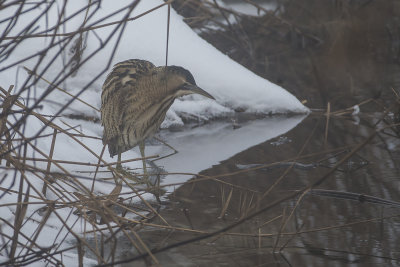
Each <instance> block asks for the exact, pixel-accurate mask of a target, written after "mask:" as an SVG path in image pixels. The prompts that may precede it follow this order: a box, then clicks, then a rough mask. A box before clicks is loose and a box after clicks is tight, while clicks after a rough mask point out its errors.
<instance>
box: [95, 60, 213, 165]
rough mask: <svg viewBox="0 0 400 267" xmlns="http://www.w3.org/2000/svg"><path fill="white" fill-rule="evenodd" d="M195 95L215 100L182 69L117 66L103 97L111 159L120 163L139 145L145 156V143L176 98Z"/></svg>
mask: <svg viewBox="0 0 400 267" xmlns="http://www.w3.org/2000/svg"><path fill="white" fill-rule="evenodd" d="M194 93H197V94H201V95H204V96H206V97H209V98H212V99H214V98H213V97H212V96H211V95H210V94H208V93H207V92H206V91H204V90H202V89H201V88H199V87H197V85H196V82H195V80H194V78H193V76H192V74H191V73H190V72H189V71H188V70H186V69H184V68H182V67H177V66H168V67H165V66H161V67H156V66H154V65H153V64H152V63H151V62H148V61H145V60H139V59H130V60H126V61H123V62H120V63H117V64H116V65H115V66H114V68H113V70H112V72H111V73H110V74H109V75H108V76H107V78H106V80H105V82H104V85H103V91H102V95H101V122H102V125H103V126H104V131H103V143H104V144H107V145H108V150H109V152H110V156H114V155H117V154H118V156H119V160H120V154H121V153H123V152H125V151H127V150H129V149H131V148H133V147H135V146H136V145H137V144H140V146H141V147H140V148H141V152H142V146H143V150H144V140H145V139H146V138H148V137H150V136H152V135H153V134H154V133H155V132H156V131H157V130H158V129H159V127H160V125H161V123H162V122H163V120H164V118H165V114H166V112H167V110H168V109H169V107H170V106H171V105H172V103H173V102H174V100H175V98H177V97H180V96H183V95H188V94H194ZM143 154H144V152H142V156H144V155H143Z"/></svg>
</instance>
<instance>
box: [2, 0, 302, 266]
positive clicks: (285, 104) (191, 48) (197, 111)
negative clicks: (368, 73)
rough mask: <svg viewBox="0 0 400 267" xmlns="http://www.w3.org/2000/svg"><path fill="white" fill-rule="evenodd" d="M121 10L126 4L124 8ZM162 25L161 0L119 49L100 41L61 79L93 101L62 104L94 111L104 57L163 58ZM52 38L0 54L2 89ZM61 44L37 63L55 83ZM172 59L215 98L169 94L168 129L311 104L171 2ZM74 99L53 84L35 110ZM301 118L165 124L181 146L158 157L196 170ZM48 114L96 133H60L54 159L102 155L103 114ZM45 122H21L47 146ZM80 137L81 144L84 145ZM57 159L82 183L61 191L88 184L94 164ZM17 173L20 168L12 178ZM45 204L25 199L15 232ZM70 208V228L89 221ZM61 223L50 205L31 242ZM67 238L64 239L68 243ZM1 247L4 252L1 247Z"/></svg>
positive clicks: (44, 21)
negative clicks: (191, 22)
mask: <svg viewBox="0 0 400 267" xmlns="http://www.w3.org/2000/svg"><path fill="white" fill-rule="evenodd" d="M130 2H131V1H111V0H108V1H103V2H102V3H101V6H100V9H99V10H98V11H97V12H96V13H95V14H94V15H93V16H92V17H90V16H89V17H90V19H89V20H88V24H90V23H91V22H94V21H96V20H98V19H101V18H104V17H105V16H106V15H107V14H110V13H112V12H113V11H115V10H117V9H120V8H121V7H123V6H124V5H127V4H128V3H130ZM62 3H63V1H57V5H55V6H54V7H53V8H52V9H51V10H50V11H49V12H48V16H42V18H40V19H39V20H38V21H37V22H36V23H35V25H37V26H39V28H38V29H37V30H36V31H37V32H40V31H41V30H44V29H45V27H46V26H45V25H48V27H51V26H52V25H54V23H55V22H56V21H57V19H58V16H57V12H58V10H60V9H61V7H62ZM162 3H163V2H162V1H161V0H145V1H141V2H140V4H139V5H138V6H137V7H136V8H135V9H134V11H133V13H132V14H130V15H129V17H134V16H136V15H139V14H141V13H143V12H145V11H147V10H149V9H151V8H153V7H155V6H157V5H160V4H162ZM85 4H86V1H68V2H67V6H66V15H67V16H68V15H70V14H72V13H73V12H74V11H76V10H78V9H79V8H81V7H83V6H84V5H85ZM29 7H30V6H27V7H26V8H29ZM44 9H45V6H41V7H40V8H36V9H34V10H32V11H30V12H28V13H26V14H24V15H21V17H20V19H19V20H18V21H17V24H16V26H15V28H14V29H13V30H12V31H11V32H9V33H8V34H7V36H18V35H20V33H19V30H21V29H23V28H24V27H25V26H26V24H27V23H30V22H31V21H33V19H34V18H36V16H38V14H40V12H43V10H44ZM94 9H95V8H93V11H94ZM15 10H16V7H15V8H14V7H9V8H6V9H3V10H0V18H1V19H4V18H7V17H9V16H13V12H14V11H15ZM125 11H126V9H125V10H124V12H125ZM91 12H92V10H91ZM124 12H122V13H118V14H117V15H115V16H112V17H110V18H107V19H102V21H101V24H105V23H108V22H112V21H116V20H119V19H121V18H122V17H123V15H124ZM83 17H84V14H82V16H79V17H76V18H73V19H72V20H70V21H69V22H68V23H66V24H65V26H64V27H63V28H62V29H60V30H59V32H60V31H61V32H62V31H65V32H72V31H75V30H77V29H78V27H79V26H80V25H81V24H82V22H83V20H84V18H83ZM166 25H167V8H166V7H165V6H164V7H162V8H160V9H158V10H156V11H154V12H152V13H149V14H147V15H145V16H143V17H141V18H139V19H137V20H134V21H131V22H128V24H127V26H126V28H125V30H124V33H123V35H122V38H121V40H120V43H119V45H118V49H117V50H116V51H115V55H114V57H112V58H111V55H112V54H113V48H114V45H115V41H116V40H117V38H116V36H114V37H112V39H111V40H110V42H109V43H107V44H106V45H105V47H104V48H102V49H101V50H100V51H99V52H98V53H97V54H95V55H94V56H93V57H91V58H90V59H89V60H88V61H87V62H86V63H85V64H83V66H82V67H81V68H80V69H79V71H78V72H77V74H76V76H75V77H69V78H67V79H66V80H65V81H64V82H62V83H61V84H60V86H61V87H62V88H64V89H65V90H67V91H68V92H69V93H71V94H73V95H75V94H78V93H79V92H80V91H81V90H82V88H85V87H86V86H87V85H88V86H87V87H88V89H87V90H85V91H84V92H83V93H82V94H81V95H80V98H81V99H82V100H84V101H86V102H87V103H89V104H91V105H93V106H94V107H95V108H92V107H89V106H88V105H85V104H83V103H82V102H79V101H76V100H75V101H74V102H73V103H72V104H71V105H70V106H69V107H68V108H67V109H66V110H64V111H63V112H62V113H63V114H84V115H85V116H90V117H94V118H99V112H98V109H99V108H100V94H101V86H102V83H103V81H104V79H105V75H106V72H105V73H104V74H102V75H101V76H100V77H99V78H98V79H97V80H94V82H93V83H91V81H92V79H94V77H96V76H98V75H99V74H100V73H101V72H102V71H104V70H105V69H106V67H107V64H108V62H109V60H111V63H112V64H114V63H116V62H119V61H122V60H125V59H129V58H141V59H146V60H149V61H152V62H153V63H154V64H155V65H162V64H165V52H166V51H165V43H166V28H167V26H166ZM6 26H7V23H4V22H3V23H1V24H0V32H4V30H5V29H6ZM114 27H115V25H113V26H109V27H104V28H99V29H96V30H93V31H90V32H89V34H88V36H87V47H86V49H85V50H84V54H83V57H82V61H84V60H85V58H87V57H88V56H90V55H91V53H92V52H93V51H95V50H96V49H99V48H100V47H101V46H102V45H103V44H105V40H106V38H107V36H108V35H109V34H110V33H111V31H112V30H113V28H114ZM33 28H34V27H33ZM60 38H62V37H60ZM99 39H101V40H102V41H100V40H99ZM4 42H8V41H3V43H4ZM113 42H114V43H113ZM49 43H50V38H49V37H47V38H44V37H39V38H29V39H26V40H24V41H23V42H22V43H21V44H19V45H18V46H17V47H16V48H15V50H14V51H13V53H12V54H11V56H10V57H8V58H4V57H1V58H0V60H3V61H2V62H1V64H0V69H2V71H1V72H0V86H1V87H3V88H5V89H8V87H9V86H10V85H15V90H14V91H13V92H12V93H13V94H15V93H17V92H20V91H21V90H24V88H22V86H23V84H24V81H25V79H26V78H27V77H28V75H27V73H26V72H25V71H24V70H23V69H22V68H21V67H22V66H26V67H28V68H30V69H32V68H34V66H35V64H36V62H37V60H38V57H34V58H32V59H29V60H27V61H24V62H21V63H18V64H17V65H16V66H14V67H12V68H7V67H8V66H9V65H11V64H14V63H15V62H18V61H19V60H21V59H23V58H25V57H28V56H30V55H32V54H35V53H37V52H38V51H40V50H41V49H44V48H45V47H47V46H48V45H49ZM0 44H2V43H0ZM57 49H60V48H59V47H58V46H57V47H54V48H52V49H51V50H49V51H48V52H47V54H46V55H45V56H44V59H43V63H42V64H40V66H39V68H38V71H37V72H38V73H40V71H41V70H44V69H45V68H47V67H49V66H50V67H49V68H48V69H47V70H46V71H45V73H44V74H43V76H44V77H45V78H46V79H48V80H50V81H55V82H57V81H58V80H59V79H57V78H56V77H57V76H58V75H59V74H63V73H65V72H66V71H68V68H65V67H64V64H63V62H66V61H68V60H69V57H70V55H69V54H68V53H67V52H66V51H67V50H68V49H65V50H63V54H62V55H61V56H60V57H58V58H56V60H55V61H54V62H52V61H51V60H52V57H53V56H54V55H55V54H56V52H57ZM168 64H169V65H180V66H183V67H185V68H187V69H188V70H190V71H191V72H192V74H193V76H194V77H195V79H196V81H197V84H198V85H199V86H200V87H202V88H203V89H205V90H206V91H208V92H209V93H210V94H212V95H213V96H214V97H215V98H216V101H212V100H210V99H205V98H203V97H200V96H191V97H186V98H184V99H179V100H177V101H175V103H174V104H173V106H172V107H171V110H170V111H169V112H168V114H167V118H166V120H165V121H164V123H163V127H164V128H168V127H169V126H171V125H182V124H183V121H182V119H181V118H182V116H186V117H191V118H198V119H199V120H203V121H206V120H211V119H214V118H220V117H224V116H227V115H229V116H233V114H234V110H235V109H241V110H244V111H245V112H248V113H257V114H263V113H266V114H269V113H301V114H306V113H307V112H308V109H307V108H306V107H304V106H303V105H302V104H301V103H300V102H299V101H298V100H297V99H296V98H295V97H294V96H293V95H291V94H290V93H288V92H287V91H286V90H284V89H283V88H281V87H279V86H277V85H275V84H272V83H270V82H269V81H267V80H265V79H263V78H261V77H259V76H257V75H255V74H254V73H252V72H250V71H249V70H247V69H245V68H244V67H243V66H241V65H239V64H237V63H235V62H234V61H232V60H231V59H229V58H228V57H227V56H226V55H223V54H222V53H221V52H219V51H218V50H217V49H215V48H214V47H212V46H211V45H210V44H208V43H207V42H206V41H204V40H202V39H201V38H200V37H198V36H197V35H196V34H195V33H194V32H193V31H192V30H191V29H190V28H189V27H188V26H187V25H186V24H185V23H184V22H183V21H182V18H181V17H180V16H179V15H177V14H176V13H175V12H174V11H173V10H172V11H171V24H170V43H169V56H168ZM47 86H48V85H47V84H46V83H45V82H43V81H40V82H38V83H37V84H36V85H35V86H32V87H31V88H29V90H24V92H23V93H22V94H21V97H20V98H19V100H20V101H21V102H23V103H25V104H26V105H27V106H29V105H32V103H33V102H32V99H38V98H40V96H41V95H42V94H43V93H44V92H45V90H46V88H47ZM28 96H29V99H28ZM70 99H71V97H70V96H68V95H66V94H65V93H63V92H60V91H57V90H56V91H53V92H52V93H50V94H49V95H48V96H46V98H45V99H44V100H43V101H42V102H41V105H43V107H42V108H41V109H36V110H35V111H36V112H38V113H40V114H43V115H54V114H56V113H58V112H59V111H60V108H61V106H62V105H64V104H65V103H67V102H68V101H69V100H70ZM15 109H18V108H15ZM302 118H303V117H302V116H300V117H291V118H285V117H284V116H279V117H275V118H269V119H264V120H259V121H251V122H247V123H244V124H243V125H242V127H241V128H239V129H236V130H234V129H233V128H232V127H231V125H230V124H229V123H221V122H218V123H209V124H206V125H205V126H201V127H198V128H196V129H193V130H190V131H183V132H176V133H167V132H165V131H164V132H163V133H162V137H163V139H165V141H167V142H168V143H169V144H170V145H172V146H174V147H175V148H176V149H177V150H178V151H179V153H178V154H176V155H174V156H171V157H169V158H166V159H163V160H160V161H159V162H157V164H159V165H162V167H163V168H164V169H165V170H166V171H169V172H192V173H197V172H199V171H201V170H202V169H206V168H208V167H211V166H212V165H213V164H217V163H218V162H219V161H221V160H224V159H226V158H229V157H230V156H232V155H234V154H236V153H238V152H240V151H242V150H244V149H247V148H248V147H250V146H254V145H256V144H258V143H260V142H263V141H265V140H268V139H269V138H273V137H275V136H278V135H280V134H283V133H285V132H287V131H289V130H290V129H291V128H292V127H294V126H296V125H297V124H298V123H299V122H300V121H301V120H302ZM9 119H10V118H9ZM10 120H11V122H12V121H13V119H10ZM53 122H54V123H55V124H56V125H57V126H59V127H61V128H63V129H68V128H70V126H72V127H76V130H79V131H81V132H82V133H84V134H85V135H87V136H92V137H97V139H96V138H86V137H76V140H73V138H71V136H68V135H66V134H62V133H58V135H57V138H56V143H55V150H54V155H53V158H54V159H57V160H66V161H75V162H85V163H93V164H96V163H97V162H98V159H97V157H96V155H99V154H100V153H101V150H102V148H103V145H102V142H101V136H102V128H101V126H100V124H99V123H93V122H87V121H83V120H75V119H70V118H67V117H58V118H56V119H54V121H53ZM45 126H46V125H45V123H44V122H43V121H40V120H39V119H37V118H35V117H34V116H30V117H29V118H28V120H27V122H26V123H25V136H26V137H34V136H36V134H37V133H39V132H40V131H42V129H44V130H43V131H42V132H41V135H46V134H47V135H49V136H47V137H43V138H38V139H36V140H35V141H34V143H35V145H36V147H37V148H38V149H40V150H41V151H42V152H43V153H45V154H49V151H50V147H51V141H52V134H53V129H51V128H50V127H45ZM68 132H69V133H75V134H76V133H78V132H76V131H75V130H71V129H69V130H68ZM79 142H81V143H79ZM82 143H83V144H84V145H85V146H86V147H85V146H83V145H82ZM146 153H147V155H152V154H153V153H159V154H162V155H163V154H165V153H166V148H165V147H164V146H156V147H155V146H150V147H149V149H148V150H146ZM27 157H36V158H43V157H42V156H40V152H38V151H34V150H33V149H32V148H29V149H28V152H27ZM137 157H138V153H137V152H135V150H132V151H128V152H126V153H124V154H123V159H131V158H137ZM103 159H104V160H105V161H107V162H112V161H115V160H116V158H114V159H111V158H110V157H109V156H108V153H107V152H106V153H105V155H104V157H103ZM1 164H2V165H1V166H2V167H4V164H5V163H4V161H2V162H1ZM28 164H32V165H34V166H35V167H37V168H39V169H44V170H45V169H46V168H47V162H46V161H43V162H36V163H33V162H28ZM61 166H62V168H63V169H64V170H65V171H66V172H69V173H71V174H74V175H77V176H79V177H80V178H79V182H80V183H81V184H70V183H69V182H68V181H64V182H65V184H63V183H64V182H60V183H61V184H63V187H64V189H65V190H66V191H68V192H70V191H74V190H79V188H80V187H82V186H85V187H86V188H89V189H90V188H91V186H92V178H93V171H94V170H95V167H93V166H79V167H77V165H74V164H61ZM126 166H129V167H130V168H141V162H137V161H136V162H131V163H127V164H126ZM50 170H51V171H54V172H61V171H62V170H61V169H60V168H59V167H57V166H55V165H54V164H52V166H51V169H50ZM65 171H64V172H65ZM1 172H2V173H1V177H3V175H5V174H8V176H7V178H6V179H5V180H2V184H1V185H0V186H1V187H3V188H8V187H11V189H13V190H16V191H18V186H19V182H16V183H15V184H14V185H12V183H13V182H14V181H16V180H14V178H15V177H14V171H4V170H3V171H1ZM88 172H92V173H88ZM26 175H27V177H28V178H29V181H30V183H31V184H33V185H35V186H36V187H37V188H41V185H42V184H43V181H42V180H41V179H39V178H38V177H37V176H35V175H34V174H32V173H29V172H26ZM106 176H107V175H102V174H99V175H98V176H97V177H98V178H101V177H106ZM19 177H20V176H18V177H17V178H19ZM189 178H190V177H188V176H186V177H183V176H172V175H171V176H167V177H166V179H164V180H163V183H164V184H171V183H176V182H180V183H183V182H184V181H185V180H187V179H189ZM18 181H19V180H18ZM26 186H27V185H26V183H25V185H24V188H26ZM112 189H113V186H112V184H110V183H100V182H96V183H95V185H94V191H95V193H96V194H102V193H105V194H107V193H110V191H111V190H112ZM129 190H130V189H129V188H124V189H123V191H124V192H128V191H129ZM30 194H31V196H32V197H31V199H32V198H34V197H35V196H38V193H37V192H34V191H33V190H31V191H30ZM46 197H47V198H48V199H50V200H59V198H60V196H58V195H57V194H56V193H55V192H52V191H51V190H48V192H47V195H46ZM70 197H73V195H70ZM15 202H17V194H12V193H11V194H5V195H4V196H3V197H2V198H1V199H0V204H7V203H15ZM41 207H43V204H31V205H29V206H28V211H27V216H32V218H31V220H27V223H26V224H25V225H24V226H23V227H22V229H21V232H23V233H24V234H26V235H28V236H32V235H34V232H33V231H34V230H35V229H37V223H36V222H40V221H41V220H42V218H43V217H42V214H40V212H38V209H39V208H41ZM15 211H16V206H15V205H4V206H1V207H0V214H1V218H3V219H4V220H7V221H10V222H14V215H15ZM70 211H71V209H69V208H65V209H61V208H60V209H58V210H57V212H58V213H59V215H60V216H62V217H63V218H67V217H68V216H69V217H68V220H67V219H66V221H67V222H68V223H70V224H71V225H70V226H71V228H72V229H73V230H74V231H76V232H77V233H81V232H83V231H84V230H89V229H90V227H89V226H88V225H86V224H85V225H82V224H79V223H78V224H75V225H74V226H72V224H73V222H75V221H76V220H77V218H78V217H77V216H76V215H73V214H71V213H70ZM0 224H1V231H2V232H4V233H8V234H11V233H12V230H11V228H10V227H8V226H6V225H4V224H3V223H2V222H0ZM59 227H60V220H59V218H58V217H57V216H55V215H54V214H52V216H51V217H50V219H49V220H48V221H47V223H46V226H45V231H42V232H41V235H39V236H38V239H37V243H38V244H41V245H43V246H45V247H48V246H51V245H52V244H56V243H59V242H60V240H62V238H63V237H64V236H63V235H64V234H66V232H67V231H66V230H64V231H63V232H62V234H58V231H59V229H60V228H59ZM85 227H86V228H85ZM7 231H8V232H7ZM21 240H22V241H21V242H23V243H25V242H26V240H24V239H23V238H22V237H21ZM67 240H68V239H67ZM0 245H1V246H2V245H3V244H2V243H0ZM65 246H67V245H66V244H65ZM0 256H5V255H4V254H2V252H0ZM67 256H68V255H65V257H64V259H67V258H68V257H67ZM73 260H74V259H73V258H72V262H73V263H71V264H77V263H76V262H74V261H73ZM0 261H1V260H0ZM37 264H38V266H41V263H37ZM68 266H73V265H68Z"/></svg>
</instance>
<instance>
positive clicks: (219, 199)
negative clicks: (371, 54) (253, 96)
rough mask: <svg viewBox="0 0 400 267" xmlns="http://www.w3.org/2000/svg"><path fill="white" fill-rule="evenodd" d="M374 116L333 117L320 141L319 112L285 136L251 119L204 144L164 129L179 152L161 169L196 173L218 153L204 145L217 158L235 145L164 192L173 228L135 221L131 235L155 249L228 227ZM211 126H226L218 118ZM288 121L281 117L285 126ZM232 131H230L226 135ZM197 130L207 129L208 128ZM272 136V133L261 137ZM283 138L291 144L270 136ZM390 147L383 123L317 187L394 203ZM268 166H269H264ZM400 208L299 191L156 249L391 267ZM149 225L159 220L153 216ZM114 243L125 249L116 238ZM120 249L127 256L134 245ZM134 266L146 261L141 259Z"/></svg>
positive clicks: (171, 254) (397, 157)
mask: <svg viewBox="0 0 400 267" xmlns="http://www.w3.org/2000/svg"><path fill="white" fill-rule="evenodd" d="M374 116H375V117H376V114H374ZM376 121H377V120H376V119H374V118H372V117H371V118H370V117H368V116H364V117H362V116H361V117H360V122H359V124H355V123H354V121H353V120H352V119H351V118H343V117H342V118H334V117H332V118H331V121H330V123H329V130H328V132H327V136H326V138H325V117H318V116H309V117H308V118H306V119H305V120H304V121H303V122H302V123H301V124H299V125H297V126H296V127H295V128H294V129H292V130H290V131H289V132H287V133H285V134H284V136H277V134H273V133H272V132H273V131H274V130H273V129H271V128H269V127H264V128H263V127H262V125H261V124H262V123H261V122H260V125H259V126H257V127H255V128H253V127H249V128H247V131H248V132H246V127H242V128H240V129H239V130H241V131H243V135H240V136H238V138H236V139H235V138H233V137H232V136H229V135H228V136H226V135H227V132H229V131H225V134H221V135H219V133H220V131H221V129H218V130H217V131H216V132H215V133H211V134H210V137H209V138H206V139H208V140H213V145H210V146H207V141H204V142H203V141H201V139H198V138H197V136H196V135H191V134H190V133H187V132H185V133H175V134H173V135H172V136H174V138H175V137H176V139H174V138H171V140H168V142H170V141H171V142H172V143H173V142H176V143H174V144H173V145H174V146H177V149H178V150H180V151H181V152H182V153H187V154H185V155H183V154H181V155H179V154H177V155H176V156H174V157H175V160H177V159H178V158H179V160H177V162H175V163H173V162H174V160H173V157H171V159H168V160H165V161H163V164H164V165H165V167H166V168H167V169H168V168H169V169H168V170H174V171H176V170H179V168H180V167H182V168H188V170H189V169H190V168H189V167H192V168H193V169H192V170H196V167H197V168H203V166H211V165H212V164H216V163H217V162H218V161H220V160H222V157H214V156H213V155H212V154H213V152H218V154H219V155H222V154H223V153H224V152H222V151H223V150H229V151H231V152H230V153H232V154H234V153H236V152H235V149H236V148H234V147H235V146H238V147H240V148H241V149H244V150H243V151H242V152H239V151H237V152H238V153H236V154H235V155H233V156H232V157H231V158H229V159H227V160H224V161H222V162H221V163H219V164H218V165H214V166H212V167H211V168H209V169H207V170H205V171H202V172H201V174H202V175H205V176H207V177H210V178H209V179H202V180H199V181H195V180H189V181H188V182H187V183H185V184H184V185H182V186H181V187H179V188H177V189H176V190H175V191H174V192H173V194H171V195H169V197H168V201H167V202H166V203H165V206H164V207H163V208H162V210H161V211H160V214H161V216H162V217H163V219H164V220H166V221H167V222H168V224H169V226H172V227H174V228H176V229H175V230H170V229H163V228H161V227H144V228H143V229H142V230H141V231H139V234H140V237H141V238H142V239H143V240H144V242H146V244H147V245H148V246H149V247H150V248H160V247H165V246H168V245H170V244H174V243H177V242H181V241H184V240H188V239H190V238H195V237H199V236H201V235H204V234H205V233H209V232H212V231H216V230H219V229H221V228H223V227H225V226H227V225H231V224H232V223H235V222H237V221H238V220H239V219H241V218H245V217H246V216H248V215H249V214H252V213H253V212H255V211H256V210H260V209H261V208H263V207H265V206H267V205H268V204H270V203H272V202H274V201H277V200H279V199H282V198H284V197H285V196H288V195H289V194H292V193H293V192H296V191H297V190H301V189H303V188H304V187H307V186H308V185H310V184H311V183H312V182H313V181H316V180H317V179H319V178H321V177H322V176H323V175H324V174H325V173H327V172H328V171H329V170H331V169H332V166H334V165H335V164H336V163H337V162H339V161H340V160H341V159H343V158H344V157H345V156H346V155H348V153H349V152H350V151H351V149H352V148H354V147H355V146H356V145H358V144H360V143H362V142H363V141H364V140H366V139H367V137H368V136H369V135H370V134H371V133H372V132H373V131H374V127H375V126H374V123H375V122H376ZM257 123H258V122H257ZM257 123H256V124H257ZM250 124H251V123H250ZM291 125H293V126H294V125H296V123H295V122H293V123H292V124H291ZM210 127H211V125H210ZM218 127H221V128H224V127H227V129H228V126H223V124H221V125H219V126H218ZM290 128H291V126H290V124H288V126H287V128H286V129H288V130H289V129H290ZM256 129H259V131H262V129H264V130H265V131H266V135H265V136H264V137H265V138H264V142H263V143H261V144H258V145H256V144H257V143H259V142H260V141H261V139H258V140H254V143H253V144H250V143H249V140H253V139H256V135H255V134H254V133H255V132H256ZM235 131H236V130H235ZM235 131H231V132H232V134H233V135H235V134H236V133H235ZM269 132H271V134H270V135H268V133H269ZM282 132H285V131H282ZM179 135H182V136H179ZM203 135H204V136H207V131H205V132H204V134H203ZM271 136H275V138H274V139H273V140H268V139H269V138H270V137H271ZM178 137H179V138H178ZM225 137H226V138H225ZM282 137H283V139H286V140H291V141H290V142H280V143H279V140H283V139H282ZM260 138H261V137H260ZM173 140H175V141H173ZM179 142H182V143H179ZM210 142H211V141H210ZM277 142H278V143H279V144H278V143H277ZM244 143H246V145H244ZM219 144H220V145H219ZM277 144H278V145H277ZM178 146H181V147H180V148H179V147H178ZM399 146H400V141H399V138H396V137H395V136H393V133H391V132H390V129H389V130H388V131H384V132H379V133H378V134H377V135H376V137H375V138H374V139H372V141H371V142H370V143H368V144H367V145H365V146H364V147H363V148H362V149H361V150H359V151H358V152H357V153H355V154H354V155H353V156H352V157H351V158H349V160H347V161H346V162H345V163H344V164H342V165H341V166H340V167H339V168H338V169H337V170H336V171H335V172H334V173H333V174H332V175H330V176H329V177H328V178H327V179H326V180H325V181H324V182H323V183H322V184H320V185H319V186H317V187H316V189H324V190H333V191H340V192H349V193H354V194H355V195H356V194H363V195H369V196H373V197H377V198H381V199H385V200H390V201H397V202H398V201H400V196H399V193H398V188H399V181H400V180H399V177H400V172H399V167H400V166H399V164H400V152H399V151H400V149H399ZM185 147H187V149H186V148H185ZM213 147H214V149H215V150H213ZM191 149H192V150H191ZM185 151H187V152H185ZM196 153H198V154H199V155H195V154H196ZM218 154H217V155H218ZM210 158H211V159H210ZM212 160H214V162H212ZM192 161H193V162H192ZM202 161H204V162H202ZM189 164H192V165H191V166H187V165H189ZM202 164H203V165H202ZM274 164H275V166H278V167H272V166H274ZM296 165H297V166H296ZM298 166H313V168H299V167H298ZM215 176H218V177H215ZM320 192H323V191H320ZM295 207H296V208H295ZM294 208H295V209H294ZM399 215H400V211H399V210H398V208H397V207H394V206H384V205H379V204H376V203H371V202H360V201H357V200H350V199H344V198H333V197H330V196H324V195H323V194H307V195H304V196H303V197H298V198H296V199H290V200H288V201H282V203H281V204H280V205H278V206H275V207H273V208H271V209H268V210H266V211H265V212H263V213H261V214H259V215H258V216H255V217H252V218H251V219H249V220H247V221H245V222H243V223H241V224H240V225H238V226H236V227H234V228H233V229H230V230H229V231H227V232H225V233H223V234H219V235H216V236H213V237H211V238H207V239H204V240H200V241H197V242H191V243H189V244H185V245H184V246H179V247H176V248H173V249H169V250H167V251H166V252H161V253H157V254H155V256H156V258H157V259H158V260H159V261H160V263H161V264H162V266H205V265H210V266H219V265H221V266H267V265H274V266H275V265H276V264H281V266H321V265H324V266H377V265H380V266H396V265H398V264H399V262H398V261H397V259H398V258H399V256H400V255H399V251H400V243H399V242H397V236H399V234H400V233H399V232H400V227H399V224H400V218H399ZM152 223H154V224H159V225H165V222H163V220H161V219H159V218H156V219H155V220H153V221H152ZM279 233H280V235H279ZM120 245H121V246H122V247H123V246H124V241H123V240H121V243H120ZM273 251H280V252H281V253H273ZM122 254H123V255H121V256H122V257H125V258H129V257H131V256H132V255H134V252H133V251H126V252H125V253H122ZM130 264H132V263H130ZM135 264H136V265H135V266H141V264H142V265H143V266H145V263H144V261H136V262H135ZM127 266H131V265H127Z"/></svg>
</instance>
